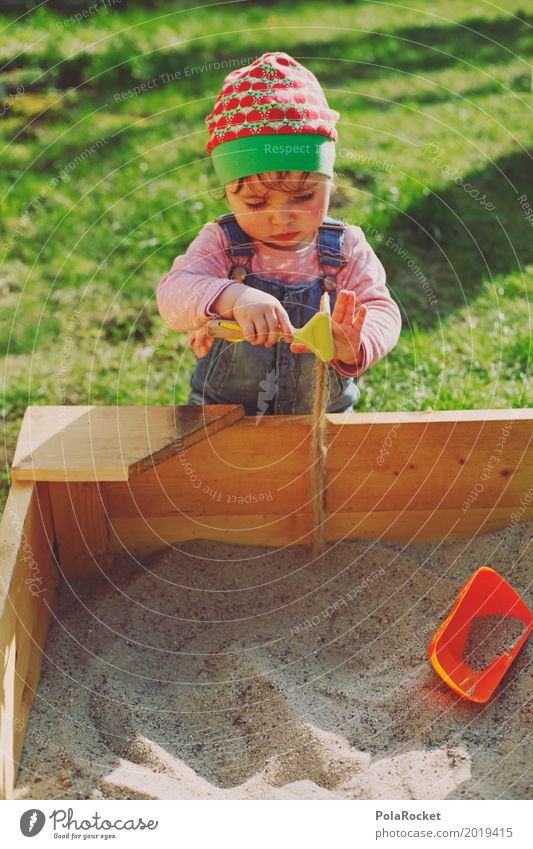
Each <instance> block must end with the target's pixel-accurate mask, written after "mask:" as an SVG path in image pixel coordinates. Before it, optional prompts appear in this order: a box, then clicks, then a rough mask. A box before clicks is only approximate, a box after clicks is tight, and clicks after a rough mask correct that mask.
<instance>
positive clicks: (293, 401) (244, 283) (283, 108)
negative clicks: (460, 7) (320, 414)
mask: <svg viewBox="0 0 533 849" xmlns="http://www.w3.org/2000/svg"><path fill="white" fill-rule="evenodd" d="M338 118H339V113H338V112H335V111H334V110H332V109H330V108H329V107H328V104H327V102H326V98H325V96H324V93H323V91H322V89H321V87H320V84H319V82H318V80H317V79H316V77H315V76H314V75H313V74H312V73H311V72H310V71H308V70H307V69H306V68H304V67H303V66H302V65H300V64H299V63H298V62H296V61H295V60H294V59H293V58H292V57H290V56H288V55H287V54H286V53H265V54H264V55H263V56H261V57H260V58H259V59H256V60H255V62H253V63H252V64H251V65H249V66H247V67H245V68H239V69H237V70H234V71H232V72H231V73H230V74H229V75H228V76H227V77H226V79H225V81H224V85H223V87H222V91H221V93H220V95H219V96H218V98H217V101H216V103H215V106H214V109H213V111H212V112H211V114H210V115H208V116H207V118H206V122H207V124H208V127H209V133H210V136H211V139H210V142H209V144H208V145H207V151H208V153H211V154H212V158H213V164H214V167H215V171H216V173H217V176H218V178H219V180H220V183H221V184H222V185H223V186H224V187H225V194H226V198H227V200H228V203H229V206H230V208H231V210H232V211H231V213H229V214H226V215H223V216H221V217H220V218H218V219H217V221H216V222H212V223H209V224H206V225H205V226H204V227H203V229H202V230H201V232H200V233H199V235H198V236H197V237H196V239H194V241H193V242H192V243H191V245H190V246H189V248H188V250H187V252H186V253H185V254H184V255H183V256H178V257H176V259H175V260H174V263H173V265H172V269H171V270H170V271H169V272H168V273H167V274H165V276H164V277H163V279H162V280H161V281H160V283H159V286H158V289H157V302H158V307H159V311H160V313H161V316H162V318H163V319H164V321H165V322H166V323H167V324H168V326H169V327H171V328H172V329H173V330H189V331H192V332H191V334H190V343H191V345H192V347H193V349H194V351H195V353H196V354H197V356H198V357H199V359H198V360H197V364H196V368H195V370H194V373H193V375H192V378H191V393H190V396H189V402H190V403H192V404H242V405H243V406H244V407H245V410H246V413H247V414H248V415H256V414H258V413H264V412H267V413H269V414H278V415H281V414H291V413H309V412H310V411H311V409H312V406H313V385H314V384H313V381H314V372H315V364H316V359H315V356H314V354H312V353H310V352H309V351H308V349H307V348H305V347H304V346H303V345H296V344H295V343H294V342H292V328H293V327H303V325H304V324H306V322H307V321H309V319H310V318H311V317H312V315H314V313H315V312H316V311H317V310H318V309H319V307H320V298H321V296H322V293H323V292H324V291H328V292H329V293H330V303H331V308H332V326H333V339H334V351H335V357H334V359H333V360H332V361H331V363H330V364H329V365H328V371H329V378H330V381H329V399H328V412H345V411H347V410H351V409H352V407H353V404H354V403H355V402H356V401H357V400H358V398H359V394H360V392H359V387H358V386H357V383H356V380H355V378H356V377H357V376H358V375H359V374H361V373H362V372H364V371H365V370H366V369H367V368H369V367H370V366H371V365H372V364H373V363H375V362H377V361H378V360H379V359H381V358H382V357H384V356H385V355H386V354H387V353H388V352H389V351H390V350H391V349H392V348H393V347H394V345H395V344H396V342H397V341H398V337H399V334H400V329H401V318H400V311H399V309H398V307H397V305H396V304H395V302H394V301H393V300H392V298H391V296H390V294H389V291H388V289H387V286H386V284H385V271H384V269H383V266H382V265H381V263H380V261H379V259H378V258H377V256H376V255H375V254H374V252H373V250H372V249H371V247H370V246H369V244H368V243H367V241H366V239H365V236H364V234H363V231H362V230H361V228H360V227H355V226H352V225H345V224H343V223H342V222H341V221H337V220H335V219H333V218H329V217H328V216H327V211H328V205H329V197H330V191H331V186H332V178H333V164H334V160H335V142H336V141H337V132H336V130H335V123H336V121H337V119H338ZM212 318H225V319H230V320H233V321H235V322H237V323H238V324H239V325H240V327H241V328H242V330H243V332H244V336H245V339H246V340H247V341H245V342H238V343H237V342H228V341H226V340H224V339H219V338H216V339H213V337H212V336H210V335H209V334H208V332H207V330H206V325H207V322H208V321H209V320H210V319H212ZM280 336H283V339H284V340H286V341H279V339H280ZM288 343H291V344H288Z"/></svg>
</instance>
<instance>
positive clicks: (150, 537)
mask: <svg viewBox="0 0 533 849" xmlns="http://www.w3.org/2000/svg"><path fill="white" fill-rule="evenodd" d="M311 519H312V514H310V513H298V512H296V513H293V514H292V515H291V516H286V517H277V518H276V517H272V516H265V515H260V514H257V515H253V516H239V515H231V516H204V517H203V520H202V521H201V522H199V521H197V520H195V519H192V518H188V517H172V518H169V517H162V518H150V519H138V518H137V519H136V518H130V519H114V520H113V521H112V523H111V526H112V532H111V540H112V542H111V545H112V549H113V551H114V552H120V551H124V550H126V551H128V552H129V553H130V554H132V555H136V556H139V557H145V556H148V555H150V554H153V553H154V552H156V551H159V550H160V549H163V548H165V547H166V546H167V545H172V544H173V543H179V542H183V541H184V540H189V539H209V540H213V541H214V542H227V543H234V544H236V545H262V546H269V547H272V548H278V547H280V546H284V545H311V544H312V538H313V535H312V521H311Z"/></svg>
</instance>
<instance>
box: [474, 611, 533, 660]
mask: <svg viewBox="0 0 533 849" xmlns="http://www.w3.org/2000/svg"><path fill="white" fill-rule="evenodd" d="M525 630H526V623H525V622H523V621H522V620H521V619H516V618H515V617H514V616H494V615H491V616H476V618H475V619H474V621H473V622H472V624H471V626H470V629H469V631H468V636H467V638H466V645H465V651H464V658H465V661H466V662H467V663H468V665H469V666H470V667H471V668H472V669H473V670H474V672H482V671H483V670H484V669H486V668H487V666H490V665H491V663H494V661H495V660H497V659H498V658H499V657H501V656H502V655H504V654H509V652H510V651H511V650H512V649H513V648H514V647H515V645H516V644H517V642H518V641H519V639H520V638H521V637H522V636H523V635H524V632H525Z"/></svg>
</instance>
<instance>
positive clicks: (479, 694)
mask: <svg viewBox="0 0 533 849" xmlns="http://www.w3.org/2000/svg"><path fill="white" fill-rule="evenodd" d="M532 630H533V615H532V613H531V611H530V609H529V608H528V606H527V605H526V603H525V602H524V601H523V600H522V599H521V598H520V596H519V595H518V593H517V592H516V590H514V589H513V587H512V586H511V585H510V584H508V583H507V581H506V580H505V579H504V578H502V576H501V575H498V573H497V572H495V571H494V569H491V568H490V567H489V566H482V567H481V569H478V570H477V572H474V574H473V575H472V577H471V578H469V579H468V581H467V582H466V583H465V585H464V586H463V588H462V589H461V592H460V593H459V595H458V596H457V600H456V602H455V604H454V606H453V607H452V609H451V611H450V614H449V616H448V617H447V619H446V620H445V621H444V622H443V623H442V625H441V626H440V628H438V630H437V632H436V634H435V636H434V637H433V639H432V640H431V642H430V644H429V648H428V655H429V659H430V661H431V663H432V664H433V667H434V669H435V671H436V672H437V673H438V674H439V675H440V677H441V678H442V680H443V681H445V682H446V684H448V686H449V687H451V688H452V690H455V692H456V693H459V695H461V696H463V697H464V698H465V699H469V701H471V702H480V703H483V702H487V701H488V700H489V699H490V697H491V696H492V694H493V693H494V690H495V689H496V687H497V686H498V684H499V683H500V681H501V680H502V678H503V676H504V675H505V673H506V672H507V670H508V669H509V667H510V665H511V663H512V662H513V660H514V659H515V657H516V656H517V654H518V652H519V651H520V649H521V648H522V646H523V645H524V643H525V642H526V640H527V638H528V637H529V635H530V634H531V631H532ZM485 663H487V665H486V666H485Z"/></svg>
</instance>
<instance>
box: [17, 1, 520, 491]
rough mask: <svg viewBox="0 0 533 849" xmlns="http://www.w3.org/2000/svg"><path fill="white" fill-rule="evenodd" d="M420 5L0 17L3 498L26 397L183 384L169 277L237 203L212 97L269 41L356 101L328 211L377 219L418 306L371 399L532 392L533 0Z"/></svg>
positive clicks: (364, 383) (397, 404)
mask: <svg viewBox="0 0 533 849" xmlns="http://www.w3.org/2000/svg"><path fill="white" fill-rule="evenodd" d="M189 5H190V6H192V4H189ZM90 6H91V4H90V3H89V2H87V3H86V4H85V8H86V9H88V8H89V7H90ZM416 7H417V8H414V7H413V8H409V7H406V6H400V5H395V4H388V3H382V2H360V3H358V2H353V3H340V2H332V3H328V4H325V3H315V2H300V0H294V1H293V2H292V3H291V4H285V3H283V4H278V5H276V4H271V3H270V4H266V3H237V4H235V3H225V4H223V5H218V6H209V7H205V8H203V9H195V8H193V10H192V11H188V10H187V5H186V4H183V3H173V4H169V3H162V4H153V8H151V9H146V8H142V7H141V6H136V5H135V4H130V5H129V6H128V7H127V8H126V7H125V6H124V4H123V8H121V7H120V5H119V4H118V2H117V3H116V4H115V5H112V4H109V6H108V7H106V6H102V7H101V8H99V9H98V11H97V12H96V13H94V14H91V15H90V16H88V17H86V18H85V19H84V20H83V21H82V22H81V23H77V22H76V21H74V20H73V19H72V17H71V16H72V15H73V14H74V11H73V9H74V6H73V5H71V8H70V9H69V11H68V12H59V11H57V10H56V11H52V10H51V9H50V8H49V7H48V6H47V5H46V4H45V5H44V6H41V7H40V8H38V9H37V10H36V11H34V12H31V13H29V14H27V15H25V16H24V17H22V18H21V19H20V20H19V21H18V22H15V17H17V15H16V14H15V13H13V14H12V16H11V17H10V16H9V15H8V14H4V15H3V16H2V15H0V115H1V117H0V151H1V152H0V197H1V198H2V201H1V210H2V214H1V219H0V345H1V355H2V362H3V363H4V366H5V367H4V369H3V388H2V398H1V401H0V411H1V415H2V420H3V424H4V431H3V433H4V440H3V446H4V453H3V458H2V469H1V472H2V480H1V486H0V507H1V506H2V504H3V501H4V499H5V495H6V491H7V486H8V482H9V474H8V469H9V464H10V461H11V457H12V453H13V450H14V444H15V439H16V434H17V432H18V429H19V426H20V421H21V418H22V415H23V413H24V410H25V408H26V406H27V405H28V404H63V403H65V404H86V403H97V404H176V403H178V404H179V403H185V402H186V399H187V393H188V379H189V374H190V371H191V368H192V366H193V362H194V355H193V354H192V352H191V351H190V350H189V349H188V340H187V335H186V334H176V333H174V332H172V331H170V330H169V329H168V328H166V327H165V325H163V322H162V320H161V319H160V317H159V314H158V311H157V305H156V301H155V287H156V285H157V282H158V280H159V278H160V277H161V276H162V274H163V273H164V272H165V271H167V270H168V268H169V267H170V265H171V263H172V260H173V258H174V257H175V256H176V254H178V253H180V252H182V251H184V249H185V248H186V246H187V245H188V243H189V242H190V241H191V239H192V238H193V237H194V236H195V235H196V234H197V233H198V231H199V230H200V228H201V227H202V225H203V224H204V223H205V222H206V221H208V220H211V219H213V218H214V217H215V216H216V215H218V214H220V213H221V212H224V211H226V207H225V205H224V202H223V201H221V200H219V199H218V198H217V193H216V192H215V191H214V189H216V179H215V175H214V171H213V168H212V166H211V163H210V160H209V158H208V157H207V156H206V154H205V143H206V139H207V131H206V129H205V126H204V123H203V118H204V115H205V114H207V112H208V111H209V110H210V108H211V105H212V103H213V101H214V98H215V97H216V95H217V93H218V91H219V89H220V86H221V83H222V80H223V78H224V77H225V75H226V74H227V73H228V72H229V70H230V68H231V67H234V66H235V65H237V64H246V63H247V61H252V60H253V59H254V58H255V57H257V56H258V55H260V54H261V53H262V52H265V51H269V50H285V51H287V52H289V53H290V54H291V55H293V56H294V57H295V58H297V59H299V60H300V61H301V62H303V63H304V64H305V65H307V66H308V67H310V68H311V70H313V71H314V73H316V75H317V76H318V78H319V79H320V81H321V82H322V84H323V86H324V88H325V90H326V94H327V97H328V100H329V102H330V105H331V106H333V107H334V108H336V109H338V111H339V112H340V113H341V120H340V124H339V136H340V139H339V144H338V156H337V164H336V170H337V177H336V184H337V189H336V192H335V194H334V196H333V203H332V208H331V212H332V214H334V215H338V216H339V217H342V218H344V219H345V220H346V221H349V222H350V223H357V224H359V225H360V226H361V227H363V229H364V230H365V232H366V234H367V238H368V239H369V240H370V242H371V243H372V244H373V246H374V247H375V249H376V251H377V253H378V255H379V256H380V258H381V260H382V262H383V264H384V265H385V268H386V270H387V273H388V282H389V286H390V289H391V291H392V293H393V295H394V297H395V299H396V300H397V302H398V304H399V306H400V308H401V311H402V317H403V332H402V336H401V339H400V342H399V343H398V345H397V347H396V348H395V349H394V351H393V352H392V353H391V354H390V355H389V356H388V357H387V358H386V359H385V360H383V361H381V362H380V363H378V364H377V365H376V366H374V367H373V368H372V369H370V370H369V371H368V372H367V373H366V374H365V375H364V377H363V378H362V379H361V381H360V385H361V388H362V390H363V392H362V399H361V404H360V407H359V409H361V410H362V411H366V410H382V411H385V410H398V409H408V410H409V409H411V410H412V409H421V410H424V409H463V408H464V409H473V408H490V407H524V406H530V405H531V401H532V399H531V395H532V392H531V389H532V382H531V374H530V370H529V368H528V366H529V361H530V339H531V311H530V304H529V297H530V294H531V292H532V291H533V215H531V216H530V218H531V220H528V211H527V204H529V207H530V211H531V208H533V158H532V151H533V121H532V103H533V94H532V93H531V87H530V80H531V65H532V64H533V28H532V27H533V2H532V0H517V2H513V0H508V2H506V3H504V4H499V7H498V6H497V5H495V4H490V3H488V2H487V3H485V2H480V0H473V2H472V3H470V4H465V3H464V2H458V0H433V2H429V0H418V2H417V4H416ZM143 83H144V84H145V86H144V91H141V92H139V93H136V91H135V88H137V89H139V88H141V86H142V85H143ZM148 84H150V85H149V86H148ZM524 195H526V196H527V198H526V200H524V197H523V196H524ZM520 198H522V200H520Z"/></svg>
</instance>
